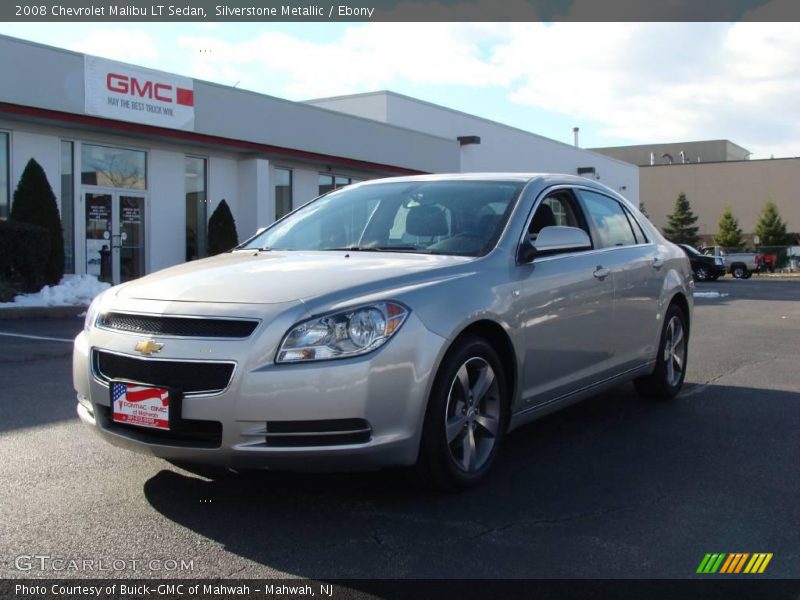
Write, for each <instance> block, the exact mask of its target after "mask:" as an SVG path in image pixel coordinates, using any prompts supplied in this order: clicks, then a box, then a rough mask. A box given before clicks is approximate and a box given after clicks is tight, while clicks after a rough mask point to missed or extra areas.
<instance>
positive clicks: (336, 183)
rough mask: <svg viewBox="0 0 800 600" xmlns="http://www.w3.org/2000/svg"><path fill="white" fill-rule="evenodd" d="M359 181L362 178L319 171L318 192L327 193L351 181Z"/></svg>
mask: <svg viewBox="0 0 800 600" xmlns="http://www.w3.org/2000/svg"><path fill="white" fill-rule="evenodd" d="M359 181H363V179H356V178H355V177H345V176H343V175H328V174H326V173H320V175H319V193H320V195H322V194H327V193H328V192H330V191H332V190H336V189H339V188H340V187H344V186H346V185H350V184H351V183H358V182H359Z"/></svg>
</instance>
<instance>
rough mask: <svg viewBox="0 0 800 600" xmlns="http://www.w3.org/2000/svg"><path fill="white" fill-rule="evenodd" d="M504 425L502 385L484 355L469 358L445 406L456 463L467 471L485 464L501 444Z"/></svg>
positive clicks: (449, 446) (449, 448) (451, 389)
mask: <svg viewBox="0 0 800 600" xmlns="http://www.w3.org/2000/svg"><path fill="white" fill-rule="evenodd" d="M499 429H500V385H499V383H498V380H497V377H496V376H495V372H494V370H493V369H492V367H491V365H490V364H489V363H488V362H487V361H486V360H485V359H483V358H480V357H473V358H469V359H467V360H466V361H465V362H464V363H463V364H462V365H461V367H460V368H459V369H458V371H456V375H455V377H454V378H453V381H452V383H451V384H450V391H449V393H448V396H447V408H446V410H445V432H446V435H447V447H448V450H449V452H450V456H451V458H452V459H453V461H454V462H455V464H456V465H457V466H458V467H459V469H461V470H462V471H465V472H467V473H473V472H475V471H478V470H480V469H481V467H483V465H484V464H485V463H486V461H487V460H488V459H489V457H490V456H491V453H492V450H493V449H494V447H495V445H496V444H497V438H498V434H499Z"/></svg>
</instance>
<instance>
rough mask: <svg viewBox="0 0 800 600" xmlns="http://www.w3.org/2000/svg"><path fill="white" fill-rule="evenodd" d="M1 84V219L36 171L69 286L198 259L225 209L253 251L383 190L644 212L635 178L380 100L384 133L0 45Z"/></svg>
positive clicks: (301, 109) (325, 109)
mask: <svg viewBox="0 0 800 600" xmlns="http://www.w3.org/2000/svg"><path fill="white" fill-rule="evenodd" d="M0 72H2V73H3V84H2V85H0V219H4V218H7V217H8V214H9V211H10V207H11V202H12V194H13V190H14V188H15V187H16V185H17V183H18V182H19V179H20V176H21V175H22V172H23V170H24V169H25V166H26V164H27V163H28V161H29V160H31V159H35V160H36V161H37V162H38V163H39V164H40V165H41V166H42V167H43V168H44V170H45V173H46V174H47V177H48V181H49V182H50V185H51V187H52V188H53V191H54V193H55V196H56V198H57V202H58V207H59V211H60V213H61V219H62V225H63V228H64V238H65V256H66V265H65V266H66V272H67V273H76V274H84V273H89V274H94V275H97V276H99V277H100V278H102V279H104V280H109V281H113V282H121V281H127V280H129V279H133V278H136V277H139V276H141V275H143V274H145V273H149V272H152V271H155V270H158V269H161V268H164V267H167V266H170V265H174V264H178V263H181V262H184V261H186V260H192V259H195V258H199V257H202V256H204V255H205V254H206V231H207V221H208V218H209V216H210V215H211V213H212V212H213V210H214V209H215V208H216V206H217V205H218V204H219V202H221V201H222V200H223V199H224V200H225V201H226V203H227V204H228V205H229V206H230V208H231V211H232V213H233V215H234V218H235V220H236V225H237V230H238V234H239V238H240V240H243V239H245V238H247V237H249V236H250V235H252V234H253V233H255V231H256V230H257V229H258V228H260V227H263V226H267V225H269V224H270V223H272V222H274V221H275V220H276V219H277V218H280V217H281V216H282V215H284V214H286V213H287V212H289V211H290V210H292V209H293V208H296V207H298V206H300V205H302V204H304V203H305V202H307V201H309V200H311V199H313V198H314V197H316V196H318V195H319V194H321V193H325V192H327V191H330V190H331V189H334V188H337V187H341V186H344V185H348V184H350V183H353V182H356V181H361V180H364V179H368V178H375V177H386V176H393V175H406V174H415V173H443V172H462V171H530V172H535V171H558V172H565V173H573V174H574V173H578V172H580V170H581V169H584V171H583V173H584V174H586V175H587V176H591V177H594V178H601V180H602V181H603V182H604V183H606V184H608V185H610V186H611V187H613V188H614V189H617V190H620V191H621V192H622V193H623V194H624V195H626V196H627V197H629V198H630V199H631V200H632V201H634V202H638V184H639V180H638V169H637V168H636V167H635V166H632V165H629V164H627V163H624V162H621V161H618V160H616V159H613V158H608V157H604V156H601V155H598V154H594V153H592V152H588V151H585V150H580V149H577V148H573V147H572V146H569V145H567V144H562V143H560V142H556V141H553V140H548V139H546V138H542V137H540V136H537V135H535V134H532V133H527V132H523V131H520V130H516V129H513V128H510V127H506V126H504V125H501V124H499V123H493V122H491V121H486V120H484V119H481V118H479V117H475V116H471V115H466V114H464V113H457V112H456V111H451V110H450V109H447V108H444V107H439V106H435V105H431V104H427V103H423V102H420V101H416V100H414V99H412V98H407V97H404V96H397V95H391V94H388V93H385V92H382V93H379V94H377V95H376V96H377V97H380V96H383V97H386V98H389V97H391V98H393V100H392V105H393V110H392V112H391V118H388V117H387V116H386V115H384V116H383V117H381V116H380V115H378V117H377V118H376V115H374V114H369V111H366V112H364V111H362V110H360V109H357V108H358V107H355V108H353V106H352V105H356V104H359V102H360V100H359V98H360V97H359V96H355V97H351V99H352V103H351V107H350V108H349V109H348V110H343V108H344V102H343V101H344V100H346V99H339V100H340V101H341V102H340V103H339V105H338V106H333V105H332V103H331V102H325V101H316V102H313V103H299V102H290V101H287V100H283V99H280V98H274V97H270V96H265V95H261V94H256V93H253V92H249V91H245V90H239V89H235V88H231V87H226V86H221V85H217V84H213V83H208V82H204V81H200V80H195V79H191V78H187V77H182V76H180V75H176V74H171V73H164V72H160V71H154V70H151V69H145V68H141V67H136V66H133V65H129V64H124V63H119V62H114V61H108V60H105V59H101V58H97V57H93V56H88V55H83V54H78V53H74V52H69V51H65V50H60V49H55V48H51V47H48V46H42V45H39V44H34V43H30V42H26V41H21V40H16V39H14V38H9V37H4V36H0ZM395 104H396V105H397V106H398V107H400V108H399V109H397V110H395V109H394V105H395ZM445 124H446V126H445ZM459 138H461V139H459ZM478 138H480V139H479V140H478ZM478 141H479V142H480V143H477V142H478Z"/></svg>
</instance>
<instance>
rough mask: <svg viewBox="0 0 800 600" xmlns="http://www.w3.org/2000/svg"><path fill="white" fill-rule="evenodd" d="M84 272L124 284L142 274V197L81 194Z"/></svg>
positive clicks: (100, 192) (115, 193)
mask: <svg viewBox="0 0 800 600" xmlns="http://www.w3.org/2000/svg"><path fill="white" fill-rule="evenodd" d="M83 198H84V206H85V207H86V273H87V274H89V275H94V276H96V277H97V278H98V279H99V280H100V281H105V282H108V283H113V284H117V283H124V282H126V281H130V280H131V279H136V278H137V277H141V276H142V275H144V273H145V198H144V195H142V194H138V193H136V192H120V191H116V190H93V191H85V192H84V196H83Z"/></svg>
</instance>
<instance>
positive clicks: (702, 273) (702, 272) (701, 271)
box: [694, 267, 711, 281]
mask: <svg viewBox="0 0 800 600" xmlns="http://www.w3.org/2000/svg"><path fill="white" fill-rule="evenodd" d="M694 278H695V279H696V280H697V281H708V280H709V279H711V276H710V274H709V272H708V269H706V268H705V267H697V270H696V271H695V272H694Z"/></svg>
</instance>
